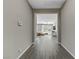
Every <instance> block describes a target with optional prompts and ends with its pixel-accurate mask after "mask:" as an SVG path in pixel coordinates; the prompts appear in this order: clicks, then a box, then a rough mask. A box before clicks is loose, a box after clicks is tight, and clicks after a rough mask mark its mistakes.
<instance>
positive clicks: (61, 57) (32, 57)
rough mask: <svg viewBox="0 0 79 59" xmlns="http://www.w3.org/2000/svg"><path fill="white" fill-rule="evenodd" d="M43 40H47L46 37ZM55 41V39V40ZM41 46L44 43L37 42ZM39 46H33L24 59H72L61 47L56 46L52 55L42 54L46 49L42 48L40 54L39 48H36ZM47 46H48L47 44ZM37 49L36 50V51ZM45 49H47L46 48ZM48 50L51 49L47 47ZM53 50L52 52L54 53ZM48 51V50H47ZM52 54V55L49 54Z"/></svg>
mask: <svg viewBox="0 0 79 59" xmlns="http://www.w3.org/2000/svg"><path fill="white" fill-rule="evenodd" d="M45 39H48V38H47V37H46V38H45ZM55 39H56V38H55ZM39 43H40V44H41V45H42V43H44V42H41V41H40V42H39ZM38 46H39V45H36V44H35V46H34V48H33V49H32V51H31V53H30V54H29V55H28V56H27V58H26V59H74V58H73V57H72V56H71V55H70V54H69V53H68V52H67V51H66V50H65V49H64V48H63V47H62V46H61V45H58V47H57V49H56V48H55V49H56V50H57V51H56V54H54V52H52V51H51V52H46V51H45V52H43V51H44V50H45V48H46V47H43V48H44V50H43V48H42V50H43V51H42V52H41V51H40V48H41V46H40V47H38ZM48 46H49V44H48ZM37 48H38V49H37ZM46 49H47V48H46ZM48 49H52V48H50V47H48ZM55 49H54V51H55ZM47 51H48V50H47ZM51 53H52V54H51Z"/></svg>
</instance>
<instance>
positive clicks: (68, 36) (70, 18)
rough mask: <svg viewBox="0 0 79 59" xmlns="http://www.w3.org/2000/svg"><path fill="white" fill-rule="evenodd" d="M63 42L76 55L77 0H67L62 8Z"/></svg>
mask: <svg viewBox="0 0 79 59" xmlns="http://www.w3.org/2000/svg"><path fill="white" fill-rule="evenodd" d="M61 39H62V40H61V43H62V44H63V45H64V47H65V48H67V49H68V50H69V51H70V53H71V54H72V55H73V56H75V1H74V0H67V2H66V4H65V5H64V7H63V9H62V10H61Z"/></svg>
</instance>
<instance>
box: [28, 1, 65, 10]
mask: <svg viewBox="0 0 79 59" xmlns="http://www.w3.org/2000/svg"><path fill="white" fill-rule="evenodd" d="M28 2H29V3H30V5H31V6H32V8H34V9H51V8H61V6H62V5H63V3H64V2H65V0H28Z"/></svg>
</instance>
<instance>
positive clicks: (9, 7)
mask: <svg viewBox="0 0 79 59" xmlns="http://www.w3.org/2000/svg"><path fill="white" fill-rule="evenodd" d="M18 21H20V22H21V23H22V26H18V25H17V24H18ZM3 22H4V24H3V25H4V33H3V34H4V35H3V36H4V40H3V41H4V42H3V43H4V47H3V49H4V59H16V58H17V57H18V56H19V55H20V54H21V53H22V52H23V51H24V49H26V48H27V47H28V46H29V45H30V44H31V42H32V10H31V8H30V7H29V5H28V3H27V0H4V20H3Z"/></svg>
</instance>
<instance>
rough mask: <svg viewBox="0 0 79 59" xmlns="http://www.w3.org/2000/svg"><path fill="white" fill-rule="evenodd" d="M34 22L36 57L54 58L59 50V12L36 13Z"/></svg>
mask: <svg viewBox="0 0 79 59" xmlns="http://www.w3.org/2000/svg"><path fill="white" fill-rule="evenodd" d="M34 22H35V23H34V44H35V54H36V55H37V57H36V58H37V59H38V58H40V57H39V55H41V57H42V58H45V59H46V58H47V59H49V58H50V56H51V58H53V56H56V54H57V52H58V13H51V14H50V13H49V14H48V13H45V14H43V13H35V21H34ZM52 55H53V56H52Z"/></svg>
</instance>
